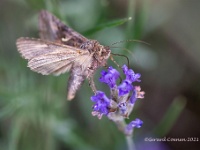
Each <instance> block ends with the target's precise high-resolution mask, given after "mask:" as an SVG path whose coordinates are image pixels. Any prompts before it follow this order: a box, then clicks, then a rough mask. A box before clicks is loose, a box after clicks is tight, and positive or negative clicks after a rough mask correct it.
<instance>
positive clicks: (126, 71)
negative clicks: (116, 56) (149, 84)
mask: <svg viewBox="0 0 200 150" xmlns="http://www.w3.org/2000/svg"><path fill="white" fill-rule="evenodd" d="M122 69H123V72H124V74H125V75H126V80H129V81H130V82H131V83H132V82H135V81H137V82H140V80H139V78H140V77H141V75H140V74H139V73H136V74H135V73H134V71H133V70H132V69H128V67H127V66H126V65H123V67H122Z"/></svg>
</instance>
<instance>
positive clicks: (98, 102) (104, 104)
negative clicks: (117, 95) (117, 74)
mask: <svg viewBox="0 0 200 150" xmlns="http://www.w3.org/2000/svg"><path fill="white" fill-rule="evenodd" d="M91 100H92V101H93V102H95V104H94V105H93V111H95V112H99V113H100V114H104V115H107V114H108V112H109V109H108V107H109V105H110V99H109V98H108V97H107V96H106V95H105V93H104V92H102V91H97V93H96V95H94V96H92V97H91Z"/></svg>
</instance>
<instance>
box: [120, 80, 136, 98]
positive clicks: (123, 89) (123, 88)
mask: <svg viewBox="0 0 200 150" xmlns="http://www.w3.org/2000/svg"><path fill="white" fill-rule="evenodd" d="M132 89H133V86H132V84H131V82H130V81H129V80H124V81H123V82H122V83H121V84H120V85H119V86H118V90H119V96H122V95H125V94H127V93H129V92H130V91H131V90H132Z"/></svg>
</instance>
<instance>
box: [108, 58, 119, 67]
mask: <svg viewBox="0 0 200 150" xmlns="http://www.w3.org/2000/svg"><path fill="white" fill-rule="evenodd" d="M110 59H111V60H112V61H113V62H114V63H115V65H116V66H117V67H119V68H121V67H120V65H119V64H118V63H117V62H116V61H115V60H114V58H113V57H112V55H111V56H110Z"/></svg>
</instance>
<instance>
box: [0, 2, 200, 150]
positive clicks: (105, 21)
mask: <svg viewBox="0 0 200 150" xmlns="http://www.w3.org/2000/svg"><path fill="white" fill-rule="evenodd" d="M41 9H46V10H48V11H50V12H52V13H53V14H55V15H56V16H58V17H59V18H60V19H61V20H62V21H63V22H65V23H66V24H67V25H69V26H70V27H72V28H73V29H75V30H76V31H78V32H80V33H81V34H83V35H84V36H86V37H87V38H90V39H96V40H98V41H99V42H100V43H101V44H103V45H111V44H112V43H115V42H118V41H120V40H128V39H137V40H142V41H145V42H148V43H149V44H150V45H146V44H142V43H138V42H128V43H126V42H124V43H120V44H118V45H115V46H116V47H119V48H118V49H115V48H113V49H112V51H113V53H119V54H125V55H127V56H129V59H130V63H131V68H132V69H133V70H134V71H135V72H139V73H141V74H142V78H141V79H142V82H141V83H140V84H141V87H142V89H143V90H144V91H145V92H146V94H145V99H142V100H139V101H137V103H136V106H135V108H134V111H133V113H132V115H131V117H130V119H129V120H127V122H130V121H131V120H132V119H134V118H136V117H138V118H140V119H141V120H143V121H144V124H143V126H142V128H140V129H136V130H135V133H134V137H133V139H134V141H135V144H136V148H137V149H138V150H151V149H152V150H180V149H181V150H188V149H191V150H199V148H200V147H198V146H199V145H198V142H195V141H193V142H172V141H166V142H150V141H145V138H146V137H147V138H150V139H151V138H164V137H166V138H168V137H169V138H190V137H191V138H198V139H199V138H200V49H199V48H200V42H199V39H200V1H198V0H175V1H174V0H1V1H0V150H102V149H105V150H112V149H113V150H122V149H127V146H126V141H125V138H124V136H123V134H122V133H121V132H120V131H118V129H117V127H116V126H115V125H114V123H113V122H111V121H109V120H108V119H107V118H106V117H103V118H102V119H101V120H98V119H97V118H96V117H93V116H92V115H91V110H92V109H91V107H92V102H91V101H90V96H91V95H92V92H91V89H90V88H89V86H88V81H86V82H85V83H84V85H83V86H82V87H81V89H80V90H79V92H78V93H77V96H76V98H75V99H74V100H73V101H71V102H69V101H66V84H67V79H68V76H69V75H68V74H64V75H61V76H59V77H54V76H42V75H40V74H37V73H35V72H32V71H30V69H29V68H27V67H26V66H27V61H26V60H24V59H22V58H21V57H20V55H19V53H18V52H17V49H16V45H15V42H16V39H17V38H19V37H35V38H37V37H39V34H38V26H37V24H38V20H37V17H38V12H39V11H40V10H41ZM128 17H132V20H130V21H127V18H128ZM123 48H127V49H129V51H131V52H132V54H130V53H128V52H127V51H125V50H123ZM115 59H116V61H117V62H118V63H119V64H120V65H122V64H124V63H126V61H125V60H124V59H122V58H118V57H116V58H115ZM109 64H112V65H113V63H112V62H110V61H109ZM101 69H102V68H101ZM101 69H99V70H98V71H97V73H96V75H95V78H96V83H97V86H98V88H99V89H101V88H102V85H101V84H98V81H97V80H98V77H99V72H100V70H101ZM199 140H200V139H199Z"/></svg>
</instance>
